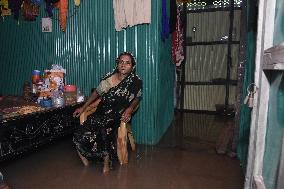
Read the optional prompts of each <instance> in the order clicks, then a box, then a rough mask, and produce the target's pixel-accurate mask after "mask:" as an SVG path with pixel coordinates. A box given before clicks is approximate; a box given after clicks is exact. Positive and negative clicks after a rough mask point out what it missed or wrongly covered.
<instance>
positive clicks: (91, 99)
mask: <svg viewBox="0 0 284 189" xmlns="http://www.w3.org/2000/svg"><path fill="white" fill-rule="evenodd" d="M98 96H99V94H98V92H97V91H96V90H94V92H93V93H92V94H91V96H90V97H89V98H88V100H87V102H85V104H84V105H83V106H82V107H80V108H78V109H76V110H75V111H74V113H73V117H79V116H80V115H81V114H82V113H83V112H84V111H85V109H86V108H87V107H88V106H89V105H90V104H91V103H92V102H93V101H94V100H96V99H97V98H98Z"/></svg>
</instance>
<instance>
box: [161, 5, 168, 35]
mask: <svg viewBox="0 0 284 189" xmlns="http://www.w3.org/2000/svg"><path fill="white" fill-rule="evenodd" d="M169 34H170V25H169V17H168V15H167V0H162V32H161V36H162V39H163V40H165V39H167V38H168V37H169Z"/></svg>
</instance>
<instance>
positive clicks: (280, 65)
mask: <svg viewBox="0 0 284 189" xmlns="http://www.w3.org/2000/svg"><path fill="white" fill-rule="evenodd" d="M262 69H263V70H284V44H280V45H277V46H274V47H271V48H269V49H267V50H265V51H264V55H263V65H262Z"/></svg>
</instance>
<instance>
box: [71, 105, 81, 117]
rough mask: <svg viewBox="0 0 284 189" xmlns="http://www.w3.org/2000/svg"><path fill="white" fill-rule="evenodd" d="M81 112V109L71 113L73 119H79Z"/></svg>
mask: <svg viewBox="0 0 284 189" xmlns="http://www.w3.org/2000/svg"><path fill="white" fill-rule="evenodd" d="M82 112H83V108H82V107H81V108H77V109H76V110H75V111H74V113H73V117H79V116H80V115H81V114H82Z"/></svg>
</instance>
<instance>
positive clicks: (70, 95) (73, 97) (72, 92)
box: [64, 85, 77, 105]
mask: <svg viewBox="0 0 284 189" xmlns="http://www.w3.org/2000/svg"><path fill="white" fill-rule="evenodd" d="M64 101H65V104H66V105H69V104H73V103H76V102H77V87H76V86H75V85H65V86H64Z"/></svg>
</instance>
